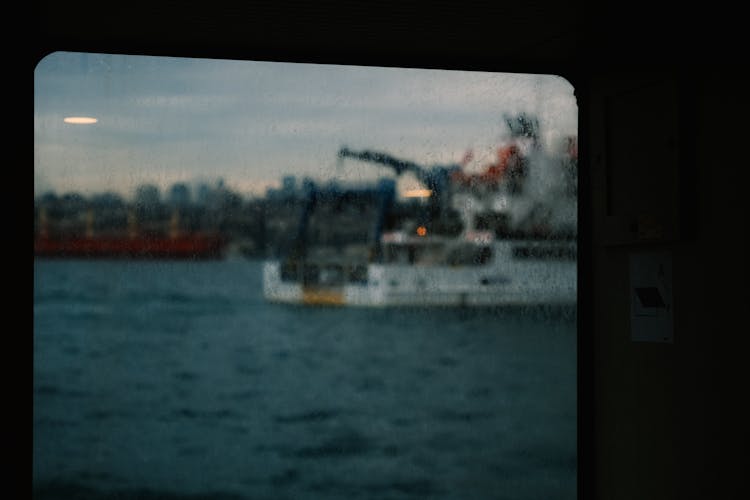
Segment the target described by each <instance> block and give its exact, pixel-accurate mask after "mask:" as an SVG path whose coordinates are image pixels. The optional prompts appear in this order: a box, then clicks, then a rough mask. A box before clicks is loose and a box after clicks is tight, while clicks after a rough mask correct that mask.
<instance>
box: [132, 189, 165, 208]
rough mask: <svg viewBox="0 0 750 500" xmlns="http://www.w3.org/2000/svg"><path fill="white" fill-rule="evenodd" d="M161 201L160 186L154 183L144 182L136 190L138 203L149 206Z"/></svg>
mask: <svg viewBox="0 0 750 500" xmlns="http://www.w3.org/2000/svg"><path fill="white" fill-rule="evenodd" d="M160 202H161V193H160V192H159V188H158V187H157V186H155V185H153V184H142V185H140V186H138V188H137V189H136V190H135V203H136V205H139V206H143V207H149V206H155V205H158V204H159V203H160Z"/></svg>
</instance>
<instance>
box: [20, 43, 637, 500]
mask: <svg viewBox="0 0 750 500" xmlns="http://www.w3.org/2000/svg"><path fill="white" fill-rule="evenodd" d="M577 118H578V110H577V104H576V99H575V94H574V89H573V86H572V85H571V84H570V82H568V81H567V80H566V79H565V78H563V77H560V76H557V75H545V74H515V73H496V72H482V71H445V70H434V69H429V70H428V69H420V68H398V67H390V68H387V67H373V66H355V65H351V66H349V65H326V64H307V63H287V62H263V61H235V60H212V59H202V58H170V57H155V56H134V55H132V56H131V55H118V54H98V53H77V52H56V53H52V54H50V55H48V56H47V57H45V58H44V59H43V60H42V61H40V62H39V64H38V65H37V67H36V69H35V73H34V236H35V246H34V249H35V260H34V344H33V345H34V367H33V370H34V373H33V376H34V382H33V383H34V396H33V397H34V401H33V403H34V404H33V412H34V414H33V435H34V439H33V457H34V460H33V481H34V489H35V491H40V492H41V493H48V494H41V495H40V496H42V497H43V496H50V497H55V498H57V497H71V496H72V497H95V498H110V497H129V496H132V495H135V494H136V493H135V492H138V495H140V494H141V493H143V495H144V496H149V497H154V498H157V497H159V498H164V497H166V498H179V497H182V498H187V497H196V498H197V497H212V498H260V497H262V498H309V497H311V496H312V497H321V498H362V497H375V498H390V497H397V496H403V495H406V496H421V497H441V498H487V497H488V496H499V497H503V498H508V499H514V498H518V499H521V498H562V499H570V498H575V497H576V492H577V360H576V354H577V331H576V315H577V304H576V297H577V294H576V286H577V283H576V279H577V262H576V248H577V239H576V238H577V219H576V217H577V199H576V196H577V174H576V169H577V146H576V141H577ZM379 285H381V286H379ZM643 296H644V297H645V298H648V297H647V296H646V295H645V294H644V295H643ZM208 464H210V466H207V465H208Z"/></svg>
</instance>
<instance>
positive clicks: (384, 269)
mask: <svg viewBox="0 0 750 500" xmlns="http://www.w3.org/2000/svg"><path fill="white" fill-rule="evenodd" d="M515 124H517V122H512V121H510V120H509V125H511V126H512V125H515ZM511 130H513V129H512V127H511ZM526 131H527V129H526ZM535 132H536V130H535V129H534V128H533V127H532V131H531V133H530V134H528V133H527V134H526V135H525V136H526V137H531V138H532V140H533V139H535V138H536V133H535ZM514 137H516V138H524V130H522V131H521V133H516V134H515V135H514ZM339 156H340V157H342V158H343V157H347V158H355V159H358V160H362V161H370V162H375V163H379V164H383V165H387V166H389V167H392V168H394V170H396V172H397V174H401V173H402V172H404V171H411V172H413V173H415V174H417V175H418V178H419V179H420V180H421V181H422V183H423V184H424V185H425V187H426V188H427V189H429V192H430V194H431V200H430V201H431V209H432V210H431V212H430V213H431V214H432V218H430V217H428V218H426V219H425V220H424V221H419V220H413V219H412V220H404V221H402V223H401V224H400V227H396V228H385V225H386V224H385V215H386V213H387V210H388V208H389V207H390V206H391V205H392V203H393V199H394V191H393V186H394V185H395V184H393V183H392V184H388V182H382V181H381V184H380V186H379V188H378V189H377V190H376V191H375V202H374V203H370V205H371V206H372V207H375V217H374V219H375V221H374V224H372V225H371V226H370V227H371V230H370V231H369V234H370V238H369V241H360V242H359V243H356V242H355V243H348V244H335V245H333V244H320V243H319V242H318V244H309V243H308V242H307V239H306V234H307V233H308V232H309V231H310V229H311V227H312V226H314V225H315V221H316V220H317V227H318V228H323V229H325V230H326V231H328V232H329V233H331V232H335V230H336V223H333V224H332V223H331V221H333V220H334V219H333V217H332V216H331V215H330V214H326V213H322V214H317V215H315V213H316V207H321V206H323V205H324V204H325V201H321V200H328V201H330V200H331V199H333V198H336V196H335V195H331V193H327V194H326V195H323V194H322V193H321V192H320V191H316V190H314V189H312V190H309V191H308V193H307V195H308V199H307V203H306V205H305V207H304V209H303V211H302V216H301V218H300V221H299V227H298V228H297V229H298V232H297V233H296V236H295V238H294V244H293V245H292V246H290V247H289V248H288V249H287V251H286V252H284V253H283V254H281V255H279V257H278V258H274V259H269V260H267V261H266V262H265V263H264V267H263V293H264V296H265V298H266V300H268V301H272V302H280V303H290V304H307V305H342V306H364V307H391V306H498V305H540V304H543V305H563V306H568V305H575V304H576V301H577V286H576V285H577V265H576V257H577V241H576V236H575V222H576V197H575V179H574V178H571V177H570V176H569V175H568V176H567V177H566V176H565V175H562V176H560V177H559V178H556V177H555V176H554V175H552V176H550V175H549V174H550V172H553V171H552V170H548V171H547V172H545V173H544V175H545V176H546V177H545V178H544V179H541V177H539V175H541V174H540V173H539V172H536V173H534V172H533V169H534V168H535V167H538V168H541V167H540V166H539V164H540V163H545V162H546V164H547V166H548V167H549V166H550V165H552V167H553V170H554V169H556V170H554V171H560V172H563V170H565V169H567V170H566V171H567V172H568V173H570V171H571V170H570V168H569V167H570V165H571V162H570V161H568V160H570V158H568V160H566V161H564V162H560V161H557V159H556V160H555V161H552V162H550V161H549V157H548V156H546V155H545V156H540V155H537V158H536V160H534V161H525V162H524V163H523V166H524V170H525V171H524V172H523V176H522V177H523V179H521V178H514V172H513V167H512V162H511V163H509V162H508V160H509V157H507V155H506V157H505V158H504V159H503V164H502V165H500V164H499V163H498V165H495V166H494V167H497V166H499V167H502V168H496V169H495V170H494V171H493V166H490V168H488V169H486V170H485V171H484V172H483V173H482V174H480V175H475V176H468V175H465V174H463V170H462V166H461V165H451V166H447V167H432V168H424V167H421V166H419V165H417V164H414V163H411V162H407V161H403V160H399V159H396V158H393V157H391V156H389V155H387V154H384V153H378V152H371V151H364V152H353V151H350V150H348V149H347V148H343V149H342V150H341V151H340V153H339ZM499 156H502V154H501V155H499ZM531 156H532V155H526V158H527V159H528V158H531ZM519 157H520V155H519ZM540 158H541V159H542V161H540ZM529 167H531V168H529ZM561 168H562V170H561ZM564 173H565V172H563V174H564ZM534 175H536V178H537V180H543V181H544V182H543V185H545V186H547V187H546V188H539V186H535V185H534V182H535V181H534V178H535V177H534ZM520 180H523V182H524V183H525V185H524V186H520V185H518V184H517V183H518V182H519V181H520ZM558 181H559V182H558ZM368 194H370V195H372V194H373V192H370V193H368ZM540 200H541V201H542V202H541V203H540ZM446 208H448V209H451V210H452V211H453V213H460V215H461V221H462V229H461V230H460V231H459V232H458V233H457V234H453V235H450V236H448V235H445V234H440V232H435V231H432V229H433V228H432V227H431V224H430V222H431V221H433V220H435V219H436V218H439V215H438V216H436V215H435V214H436V213H438V212H442V211H444V210H445V209H446ZM321 210H322V211H325V209H324V208H321ZM339 210H340V208H339ZM488 214H489V215H493V216H497V217H496V218H495V220H502V221H504V223H505V226H504V227H505V229H504V230H499V229H498V227H497V226H496V227H493V228H487V227H486V226H487V223H486V220H484V223H481V222H482V220H481V218H482V215H484V216H486V215H488ZM315 217H317V219H315ZM364 219H365V218H364V217H363V220H364ZM485 219H486V217H485ZM339 225H345V224H339ZM318 232H319V230H318ZM323 239H324V240H325V238H323ZM328 241H329V242H330V241H333V239H332V238H330V237H329V238H328Z"/></svg>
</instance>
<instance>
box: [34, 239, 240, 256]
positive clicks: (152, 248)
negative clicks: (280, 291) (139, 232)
mask: <svg viewBox="0 0 750 500" xmlns="http://www.w3.org/2000/svg"><path fill="white" fill-rule="evenodd" d="M225 247H226V242H225V241H224V239H223V238H221V237H219V236H211V235H187V236H178V237H174V238H169V237H154V238H149V237H144V236H139V237H134V238H128V237H124V238H117V237H111V238H107V237H100V238H85V237H83V238H61V239H54V238H37V239H36V240H35V241H34V255H35V257H41V258H82V259H84V258H85V259H112V258H128V259H219V258H221V257H222V256H223V253H224V249H225Z"/></svg>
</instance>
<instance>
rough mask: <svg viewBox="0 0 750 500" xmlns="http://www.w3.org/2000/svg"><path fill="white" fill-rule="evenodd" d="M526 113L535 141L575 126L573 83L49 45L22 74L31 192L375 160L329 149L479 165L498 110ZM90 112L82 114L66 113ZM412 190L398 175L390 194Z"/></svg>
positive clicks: (336, 174) (496, 131)
mask: <svg viewBox="0 0 750 500" xmlns="http://www.w3.org/2000/svg"><path fill="white" fill-rule="evenodd" d="M518 112H527V113H531V114H533V115H535V116H537V117H538V119H539V122H540V128H541V133H542V137H543V140H544V142H545V145H546V146H547V147H548V148H552V147H554V146H555V145H556V144H558V143H559V140H560V139H561V138H563V137H565V136H570V135H577V126H578V109H577V104H576V100H575V96H574V88H573V86H572V85H571V84H570V83H569V82H568V81H567V80H565V79H564V78H562V77H559V76H555V75H528V74H512V73H486V72H467V71H447V70H426V69H418V68H381V67H364V66H343V65H321V64H303V63H281V62H263V61H231V60H212V59H197V58H196V59H191V58H172V57H153V56H143V55H132V56H130V55H116V54H93V53H71V52H55V53H52V54H50V55H48V56H46V57H45V58H44V59H42V60H41V61H40V62H39V64H38V65H37V67H36V69H35V71H34V195H35V196H38V195H41V194H43V193H45V192H49V191H54V192H56V193H57V194H62V193H65V192H78V193H81V194H83V195H85V196H86V195H91V194H96V193H102V192H105V191H110V192H116V193H118V194H120V195H122V196H125V197H128V198H129V197H132V196H133V194H134V192H135V189H136V187H137V186H138V185H141V184H147V183H148V184H155V185H157V186H158V187H159V188H160V189H161V190H162V192H166V190H167V189H168V188H169V187H170V186H171V185H172V184H174V183H176V182H185V183H187V184H188V185H190V186H193V187H194V186H196V185H197V184H198V183H208V184H209V185H215V184H216V183H217V182H219V180H222V181H223V183H224V185H225V186H226V187H228V188H229V189H231V190H233V191H235V192H238V193H240V194H241V195H243V196H246V197H248V198H252V197H259V196H263V195H264V194H265V192H266V189H267V188H269V187H278V186H280V184H281V179H282V177H284V176H286V175H294V176H296V177H297V178H298V179H300V180H301V179H302V178H304V177H310V178H312V179H313V180H315V181H317V182H328V181H330V180H332V179H336V180H337V181H338V182H340V183H349V184H363V183H369V182H372V181H374V180H376V179H378V178H380V177H393V176H394V175H393V173H392V172H391V171H390V169H388V168H387V167H383V166H379V165H375V164H370V163H363V162H361V161H356V160H353V159H347V160H345V161H343V162H342V161H338V159H337V153H338V151H339V149H341V148H342V147H344V146H346V147H348V148H350V149H353V150H374V151H382V152H386V153H388V154H391V155H393V156H396V157H398V158H402V159H406V160H410V161H413V162H416V163H418V164H421V165H424V166H430V165H435V164H448V163H458V162H460V161H461V159H462V158H463V157H464V156H465V154H466V153H467V151H472V153H473V160H472V162H471V163H469V164H468V165H467V166H466V169H467V171H470V172H471V171H474V172H476V171H480V170H481V169H482V168H484V167H486V166H487V164H488V163H490V162H491V161H493V160H494V158H495V151H496V149H497V147H499V146H500V145H502V143H503V142H504V141H506V140H507V134H508V130H507V128H506V125H505V123H504V121H503V115H504V114H505V113H511V114H513V113H518ZM81 116H84V117H93V118H96V120H97V121H96V123H93V124H70V123H66V122H65V121H64V119H65V118H66V117H81ZM418 187H420V186H419V184H418V182H417V181H416V180H415V179H414V178H413V177H410V176H408V175H407V176H402V177H401V178H400V179H399V183H398V189H399V192H404V191H405V190H408V189H415V188H418Z"/></svg>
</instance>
